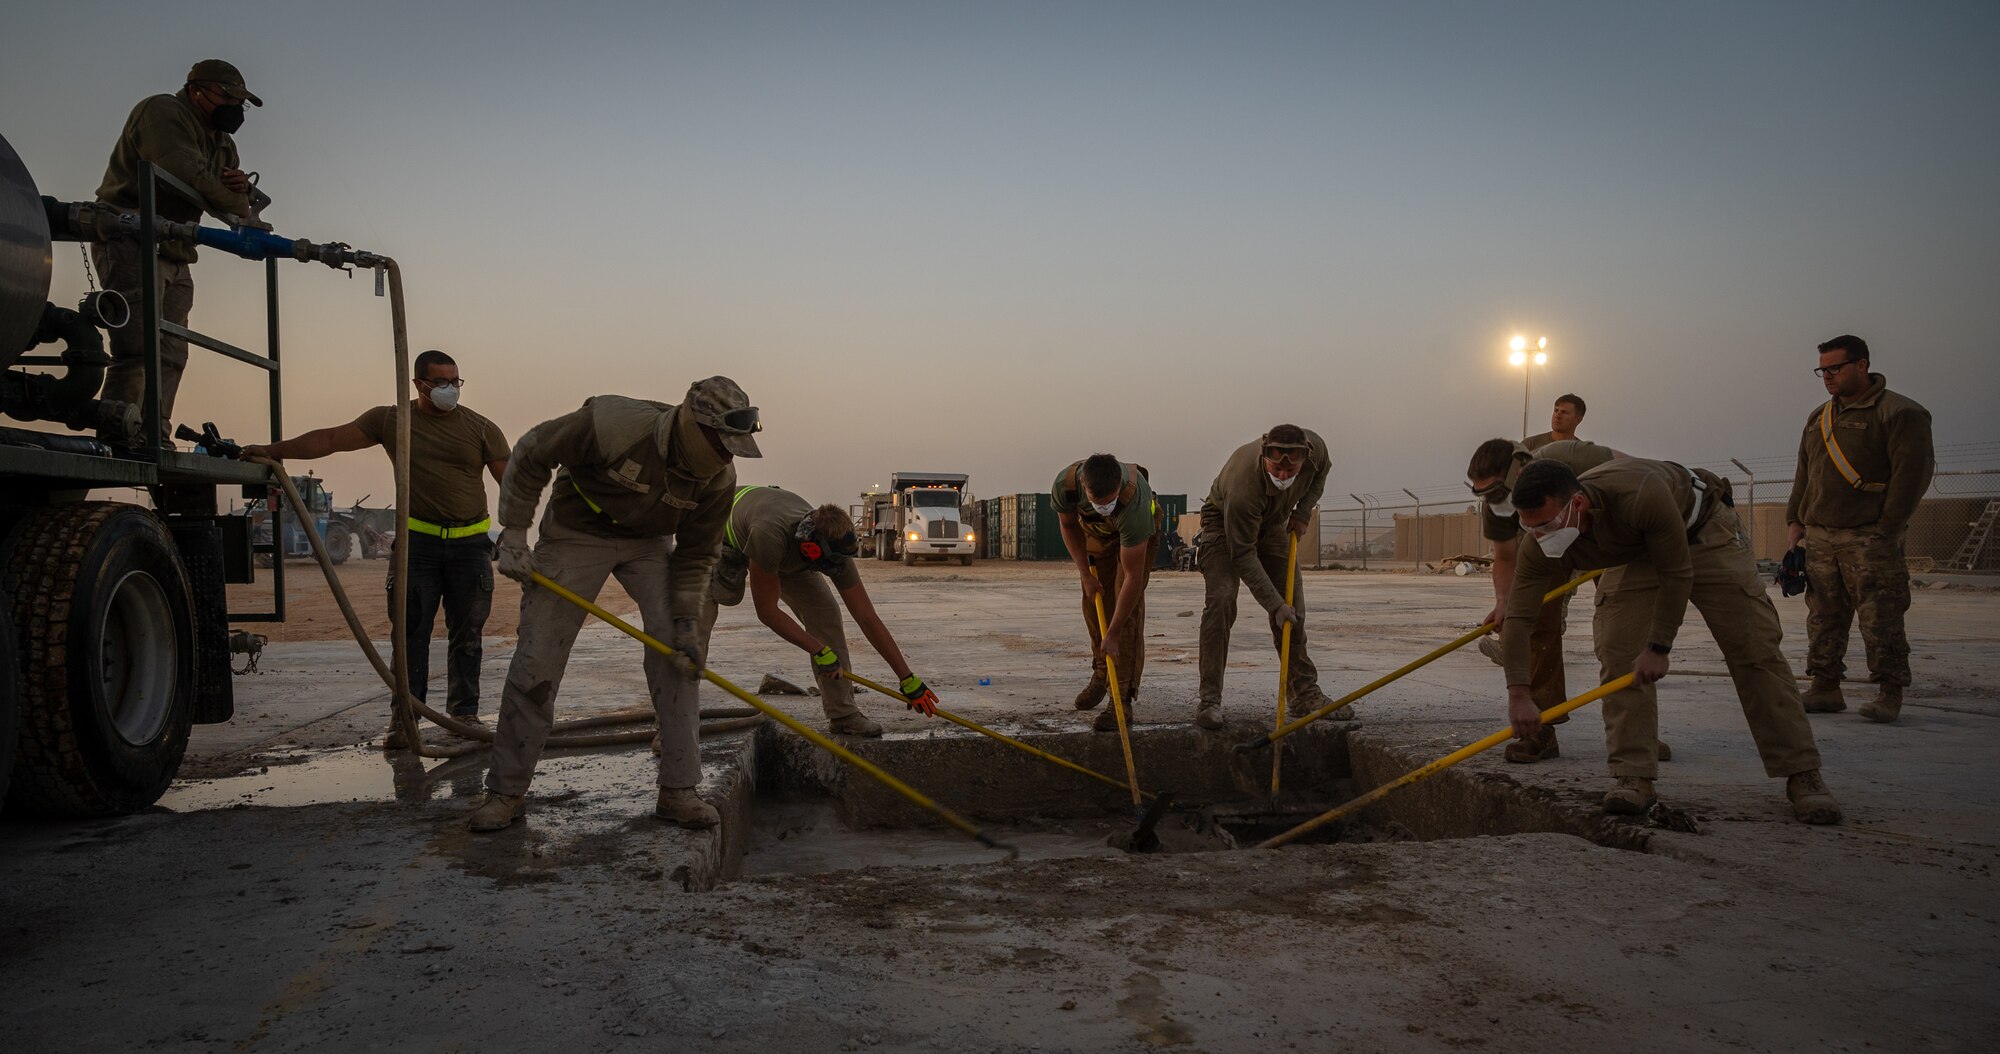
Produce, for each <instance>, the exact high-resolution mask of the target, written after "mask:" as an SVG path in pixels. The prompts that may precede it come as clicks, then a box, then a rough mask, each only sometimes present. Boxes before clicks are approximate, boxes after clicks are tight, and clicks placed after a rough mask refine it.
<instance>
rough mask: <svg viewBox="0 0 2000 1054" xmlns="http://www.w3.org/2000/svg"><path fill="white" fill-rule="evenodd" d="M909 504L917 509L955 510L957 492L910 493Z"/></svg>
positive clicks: (920, 491)
mask: <svg viewBox="0 0 2000 1054" xmlns="http://www.w3.org/2000/svg"><path fill="white" fill-rule="evenodd" d="M910 504H911V505H913V506H915V507H917V508H919V509H929V508H945V509H956V508H958V492H957V491H955V490H916V491H911V492H910Z"/></svg>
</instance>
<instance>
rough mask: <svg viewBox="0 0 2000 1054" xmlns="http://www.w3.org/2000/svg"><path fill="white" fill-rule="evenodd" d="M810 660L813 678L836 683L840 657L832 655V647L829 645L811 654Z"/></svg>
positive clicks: (838, 676)
mask: <svg viewBox="0 0 2000 1054" xmlns="http://www.w3.org/2000/svg"><path fill="white" fill-rule="evenodd" d="M812 659H813V676H814V677H817V678H819V679H820V680H822V681H837V680H839V679H840V656H839V655H836V654H834V651H833V645H831V644H829V645H827V646H825V647H823V648H821V649H820V650H818V651H816V652H813V656H812Z"/></svg>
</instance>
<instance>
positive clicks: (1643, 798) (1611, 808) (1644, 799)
mask: <svg viewBox="0 0 2000 1054" xmlns="http://www.w3.org/2000/svg"><path fill="white" fill-rule="evenodd" d="M1656 800H1658V798H1657V796H1656V795H1654V794H1653V781H1652V780H1649V779H1647V778H1646V777H1644V776H1620V777H1618V786H1616V787H1613V788H1611V790H1610V791H1609V792H1607V793H1606V794H1605V795H1604V811H1605V812H1609V813H1618V814H1620V815H1624V816H1644V815H1645V814H1646V810H1647V809H1650V808H1652V807H1653V802H1654V801H1656Z"/></svg>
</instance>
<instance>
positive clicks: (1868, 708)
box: [1861, 684, 1903, 725]
mask: <svg viewBox="0 0 2000 1054" xmlns="http://www.w3.org/2000/svg"><path fill="white" fill-rule="evenodd" d="M1902 712H1903V686H1902V685H1899V684H1885V685H1883V686H1881V687H1880V688H1877V689H1875V698H1873V699H1870V700H1868V701H1867V702H1865V703H1862V704H1861V716H1862V717H1865V718H1867V719H1868V720H1870V721H1873V722H1875V723H1877V724H1883V725H1886V724H1889V723H1890V722H1892V721H1894V720H1896V718H1897V716H1898V715H1900V714H1902Z"/></svg>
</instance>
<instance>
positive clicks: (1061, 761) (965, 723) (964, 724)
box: [840, 670, 1157, 798]
mask: <svg viewBox="0 0 2000 1054" xmlns="http://www.w3.org/2000/svg"><path fill="white" fill-rule="evenodd" d="M840 675H841V676H842V677H845V678H847V679H848V680H850V681H853V682H854V683H855V684H858V685H860V686H862V687H863V688H873V689H874V690H876V691H878V692H881V693H882V694H883V695H886V696H889V697H890V698H893V699H898V700H902V701H904V702H908V700H907V699H904V697H903V693H901V692H898V691H896V690H894V689H891V688H886V687H884V686H882V685H879V684H876V683H875V682H874V681H871V680H869V679H868V678H866V677H863V676H861V675H860V674H858V673H855V672H854V671H853V670H842V671H840ZM937 716H939V717H942V718H944V719H945V720H947V721H949V722H951V723H952V724H954V725H957V726H958V727H960V728H969V729H971V730H972V731H974V732H977V733H979V734H980V735H982V736H985V737H987V738H989V739H994V740H998V741H999V742H1002V743H1005V744H1007V745H1008V746H1010V747H1013V748H1014V749H1015V750H1019V751H1024V752H1026V753H1029V754H1033V755H1034V756H1036V757H1038V758H1040V759H1042V760H1043V761H1046V762H1048V763H1049V764H1051V765H1060V766H1062V767H1063V768H1066V769H1068V770H1070V771H1071V772H1074V773H1076V774H1078V775H1080V776H1088V777H1090V778H1091V779H1094V780H1096V781H1097V782H1099V783H1103V784H1106V785H1109V786H1112V787H1116V788H1118V789H1119V790H1124V789H1126V783H1125V781H1124V780H1121V779H1117V778H1115V777H1112V776H1107V775H1105V774H1104V773H1102V772H1099V771H1097V770H1096V769H1090V768H1085V767H1083V766H1082V765H1079V764H1077V763H1076V762H1074V761H1070V760H1069V759H1067V758H1062V757H1057V756H1056V755H1054V754H1051V753H1049V752H1048V751H1046V750H1043V749H1041V748H1040V747H1037V746H1034V745H1032V744H1029V743H1024V742H1022V741H1021V740H1018V739H1015V738H1014V737H1013V736H1010V735H1006V734H1004V733H1001V732H995V731H994V730H992V729H990V728H987V727H986V726H985V725H982V724H980V723H978V722H976V721H972V720H968V719H966V718H963V717H960V716H959V715H957V714H954V713H952V712H951V711H949V710H946V709H945V708H944V707H942V706H940V707H938V708H937ZM1141 797H1144V798H1154V797H1157V795H1154V794H1152V793H1151V792H1141Z"/></svg>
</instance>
